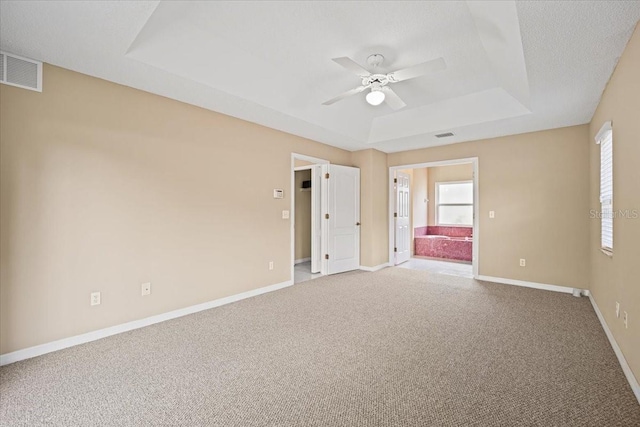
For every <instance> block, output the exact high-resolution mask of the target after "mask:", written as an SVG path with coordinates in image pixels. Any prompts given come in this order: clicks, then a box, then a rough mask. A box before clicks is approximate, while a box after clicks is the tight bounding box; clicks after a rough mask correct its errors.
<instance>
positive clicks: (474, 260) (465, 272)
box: [389, 158, 480, 278]
mask: <svg viewBox="0 0 640 427" xmlns="http://www.w3.org/2000/svg"><path fill="white" fill-rule="evenodd" d="M478 178H479V177H478V159H477V158H465V159H456V160H447V161H440V162H428V163H420V164H412V165H403V166H394V167H390V168H389V219H390V220H389V243H390V244H389V264H390V265H397V266H399V267H401V268H410V269H417V270H426V271H431V272H435V273H439V274H449V275H455V276H463V277H475V278H477V277H478V264H479V253H478V248H479V244H478V243H479V237H480V236H479V230H478V218H479V214H478V212H479V206H478V200H479V194H478Z"/></svg>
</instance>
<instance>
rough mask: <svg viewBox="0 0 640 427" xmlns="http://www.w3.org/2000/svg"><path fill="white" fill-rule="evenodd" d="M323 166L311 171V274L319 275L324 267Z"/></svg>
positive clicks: (317, 166)
mask: <svg viewBox="0 0 640 427" xmlns="http://www.w3.org/2000/svg"><path fill="white" fill-rule="evenodd" d="M321 185H322V166H320V165H316V166H314V167H313V168H312V169H311V272H312V273H319V272H320V269H321V267H322V247H321V245H320V243H321V242H322V198H321V196H322V192H321V191H320V186H321Z"/></svg>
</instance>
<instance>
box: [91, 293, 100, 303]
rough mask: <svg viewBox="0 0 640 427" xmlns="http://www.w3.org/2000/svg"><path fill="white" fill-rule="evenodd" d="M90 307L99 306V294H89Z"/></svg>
mask: <svg viewBox="0 0 640 427" xmlns="http://www.w3.org/2000/svg"><path fill="white" fill-rule="evenodd" d="M91 305H100V292H91Z"/></svg>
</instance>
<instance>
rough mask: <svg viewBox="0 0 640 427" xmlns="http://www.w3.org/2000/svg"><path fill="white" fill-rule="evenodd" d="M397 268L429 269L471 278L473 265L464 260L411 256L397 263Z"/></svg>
mask: <svg viewBox="0 0 640 427" xmlns="http://www.w3.org/2000/svg"><path fill="white" fill-rule="evenodd" d="M397 267H399V268H408V269H410V270H423V271H431V272H433V273H438V274H448V275H450V276H459V277H467V278H473V266H472V265H471V264H467V263H464V262H451V261H440V260H435V259H431V258H418V257H416V258H411V259H410V260H409V261H407V262H403V263H402V264H400V265H398V266H397Z"/></svg>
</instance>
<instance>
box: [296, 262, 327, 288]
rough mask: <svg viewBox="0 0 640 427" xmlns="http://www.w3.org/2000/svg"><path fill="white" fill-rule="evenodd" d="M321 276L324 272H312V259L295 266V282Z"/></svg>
mask: <svg viewBox="0 0 640 427" xmlns="http://www.w3.org/2000/svg"><path fill="white" fill-rule="evenodd" d="M321 276H322V274H320V273H312V272H311V261H307V262H301V263H300V264H296V265H295V267H294V268H293V283H301V282H306V281H307V280H311V279H315V278H318V277H321Z"/></svg>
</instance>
